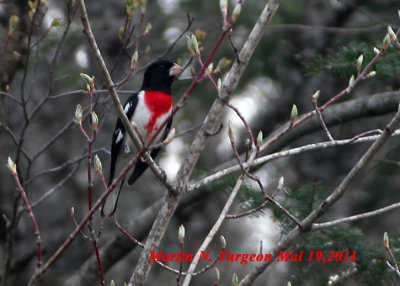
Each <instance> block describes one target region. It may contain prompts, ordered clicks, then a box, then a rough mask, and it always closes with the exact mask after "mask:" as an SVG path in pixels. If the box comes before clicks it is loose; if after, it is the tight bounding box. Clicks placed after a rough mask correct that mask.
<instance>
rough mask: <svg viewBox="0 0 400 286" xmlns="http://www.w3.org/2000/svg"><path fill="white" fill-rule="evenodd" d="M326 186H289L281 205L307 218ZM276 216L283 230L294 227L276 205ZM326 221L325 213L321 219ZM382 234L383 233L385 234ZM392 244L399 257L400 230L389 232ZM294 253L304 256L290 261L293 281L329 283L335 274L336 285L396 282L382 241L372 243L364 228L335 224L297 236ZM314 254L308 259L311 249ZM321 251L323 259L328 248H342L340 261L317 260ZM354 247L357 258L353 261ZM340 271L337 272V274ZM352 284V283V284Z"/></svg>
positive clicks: (319, 200)
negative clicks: (364, 232)
mask: <svg viewBox="0 0 400 286" xmlns="http://www.w3.org/2000/svg"><path fill="white" fill-rule="evenodd" d="M328 195H329V192H328V191H327V189H326V188H324V187H321V186H317V185H315V184H306V185H304V186H302V187H301V188H299V189H298V190H289V191H288V192H287V193H286V196H285V201H283V202H282V205H283V206H284V207H285V208H286V209H287V210H289V211H290V212H291V213H292V214H293V215H295V216H296V217H297V218H299V219H303V218H305V217H306V216H307V215H308V214H309V213H310V212H311V211H312V210H313V209H315V207H316V206H317V205H318V204H319V203H320V202H321V201H322V200H323V199H324V198H326V197H327V196H328ZM273 213H274V215H275V217H276V218H277V219H278V220H279V221H280V222H281V224H282V227H283V230H284V231H288V230H290V229H292V228H293V227H294V223H293V222H292V221H291V220H289V219H288V218H287V217H286V216H285V215H284V214H282V213H281V212H280V211H279V210H276V209H273ZM320 221H324V217H322V218H321V219H320ZM382 235H383V234H382ZM390 245H391V248H392V250H393V252H394V253H395V255H396V258H397V260H398V261H400V252H399V251H396V250H398V249H399V248H400V233H397V234H393V235H390ZM290 250H291V251H292V253H300V252H301V251H302V253H303V260H302V261H299V262H291V263H289V264H288V265H289V267H290V268H291V271H292V272H291V273H292V275H291V281H292V284H293V285H310V283H311V281H312V285H329V284H328V283H329V279H331V277H336V278H337V279H338V281H339V280H340V282H337V283H335V284H333V285H348V284H346V283H348V282H349V281H351V283H354V282H356V283H359V284H355V285H396V284H395V282H393V281H396V280H395V279H396V278H395V274H394V273H393V271H391V270H390V269H389V268H388V266H387V265H386V260H389V261H390V258H389V256H388V254H387V253H386V251H385V249H384V246H383V241H379V242H378V243H377V244H375V245H374V244H371V243H370V242H369V241H368V240H367V239H366V238H365V236H364V234H363V233H362V231H361V230H360V229H358V228H357V227H354V226H351V225H349V226H344V225H339V226H334V227H330V228H327V229H323V230H321V231H315V232H311V233H306V234H305V235H304V237H303V239H300V240H297V242H296V244H294V245H292V247H291V248H290ZM311 251H314V256H313V258H312V259H311V261H308V260H309V256H310V252H311ZM317 251H321V252H322V253H323V256H322V257H323V259H328V258H329V256H330V253H329V251H331V252H333V254H334V255H336V254H337V253H338V252H340V251H341V253H342V258H341V259H338V260H339V261H335V259H333V261H330V262H328V261H327V262H325V263H323V261H322V259H321V260H319V261H317V260H318V259H317V257H316V255H315V253H316V252H317ZM346 251H348V252H349V255H348V259H347V261H344V257H345V254H346ZM354 251H355V256H354V257H355V259H354V261H350V260H351V257H352V255H353V253H354ZM335 275H337V276H335ZM352 285H353V284H352Z"/></svg>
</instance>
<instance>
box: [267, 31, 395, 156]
mask: <svg viewBox="0 0 400 286" xmlns="http://www.w3.org/2000/svg"><path fill="white" fill-rule="evenodd" d="M399 34H400V29H399V30H397V32H396V36H398V35H399ZM392 42H393V40H391V43H392ZM395 43H396V44H397V43H398V41H396V42H395ZM389 46H390V43H388V44H386V45H383V47H382V48H381V50H380V51H379V52H378V53H377V54H376V55H375V57H373V58H372V60H371V61H370V62H369V63H368V64H367V65H366V66H365V67H364V69H363V70H362V71H361V72H358V74H357V77H356V78H355V79H354V81H353V82H352V83H351V84H349V85H348V86H347V87H346V88H345V89H343V90H342V91H341V92H339V93H338V94H336V95H335V96H334V97H332V98H331V99H330V100H328V101H327V102H325V104H323V105H322V106H320V107H319V108H318V109H317V110H318V111H319V112H323V111H324V110H325V109H326V108H328V107H329V106H331V105H332V104H334V103H335V102H337V101H338V100H339V99H341V98H342V97H344V96H346V95H348V94H349V93H350V92H351V91H352V90H353V89H354V87H356V86H357V85H358V84H359V83H360V82H361V80H363V79H365V78H367V73H368V72H369V70H370V69H371V68H372V67H373V65H374V64H375V63H376V62H377V61H378V60H379V59H380V58H381V57H382V56H383V54H384V53H385V52H386V50H387V49H388V47H389ZM316 114H317V111H316V110H313V111H310V112H309V113H307V114H305V115H304V116H302V117H301V118H299V119H298V120H297V121H295V122H293V124H290V125H289V126H288V127H287V128H285V129H284V130H282V131H281V132H279V133H278V134H276V135H275V136H274V137H272V138H271V139H269V140H268V141H266V142H265V143H264V144H263V145H262V146H261V150H264V149H265V148H267V147H268V146H270V145H271V144H272V143H274V142H276V141H277V140H278V139H279V138H281V137H282V136H284V135H285V134H286V133H287V132H289V131H290V129H292V128H294V127H296V126H298V125H300V124H301V123H303V122H304V121H306V120H308V119H310V118H311V117H313V116H314V115H316Z"/></svg>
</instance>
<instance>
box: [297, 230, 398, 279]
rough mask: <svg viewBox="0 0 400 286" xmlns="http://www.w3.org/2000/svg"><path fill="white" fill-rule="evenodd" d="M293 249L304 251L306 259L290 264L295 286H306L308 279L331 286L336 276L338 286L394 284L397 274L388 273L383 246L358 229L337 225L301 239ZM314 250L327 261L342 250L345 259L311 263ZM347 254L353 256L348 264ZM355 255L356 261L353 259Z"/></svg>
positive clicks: (349, 258) (314, 258)
mask: <svg viewBox="0 0 400 286" xmlns="http://www.w3.org/2000/svg"><path fill="white" fill-rule="evenodd" d="M292 250H293V252H300V251H301V250H302V251H303V252H304V256H305V258H304V259H303V261H302V262H299V263H291V264H290V266H291V268H292V270H293V276H292V277H293V279H292V281H293V282H294V284H295V285H305V284H304V283H303V282H305V281H307V280H313V281H314V282H315V285H328V284H327V283H328V281H329V279H330V277H334V276H335V275H338V276H337V277H336V278H337V280H338V281H339V280H340V281H341V282H339V283H335V284H336V285H345V284H344V283H346V282H349V281H353V282H355V281H356V282H358V283H362V284H359V285H390V280H391V275H394V273H393V272H391V271H388V267H387V265H386V258H385V251H384V248H383V245H371V244H370V243H368V242H367V241H366V239H365V237H364V235H363V233H362V232H361V231H360V230H359V229H357V228H355V227H344V226H337V227H332V228H329V229H326V230H323V231H317V232H313V233H311V234H310V235H309V236H308V237H307V238H306V239H303V240H299V241H298V243H296V244H295V245H294V246H293V247H292ZM310 251H314V253H315V252H316V251H322V253H323V259H328V257H329V256H330V253H329V251H333V253H334V254H337V253H338V252H340V251H341V252H342V259H341V260H340V261H335V260H333V261H330V262H325V263H323V262H321V260H320V261H317V259H316V256H313V259H311V261H307V260H308V257H309V254H310ZM346 251H349V256H348V259H347V261H344V255H345V253H346ZM354 252H355V256H354V262H352V261H350V260H351V257H352V255H353V253H354ZM390 272H391V273H390ZM387 274H388V275H387ZM378 281H380V282H378ZM383 281H387V283H389V284H386V283H383Z"/></svg>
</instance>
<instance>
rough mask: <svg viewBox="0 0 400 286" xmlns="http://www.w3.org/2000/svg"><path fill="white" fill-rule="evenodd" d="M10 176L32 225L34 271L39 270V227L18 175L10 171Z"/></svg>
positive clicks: (40, 243)
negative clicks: (34, 252) (34, 253)
mask: <svg viewBox="0 0 400 286" xmlns="http://www.w3.org/2000/svg"><path fill="white" fill-rule="evenodd" d="M11 174H12V176H13V177H14V179H15V182H16V183H17V186H18V190H19V192H20V193H21V196H22V198H23V200H24V203H25V206H26V209H27V211H28V214H29V217H30V218H31V220H32V223H33V229H34V230H35V236H36V244H37V264H36V269H37V270H40V268H41V267H42V239H41V237H40V231H39V227H38V224H37V221H36V218H35V215H34V214H33V211H32V208H31V205H30V203H29V200H28V197H27V196H26V193H25V190H24V188H23V187H22V185H21V182H20V180H19V177H18V173H17V172H16V171H13V170H12V171H11Z"/></svg>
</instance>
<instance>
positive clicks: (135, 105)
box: [101, 59, 182, 217]
mask: <svg viewBox="0 0 400 286" xmlns="http://www.w3.org/2000/svg"><path fill="white" fill-rule="evenodd" d="M181 73H182V68H181V66H179V65H178V64H176V63H173V62H171V61H168V60H163V59H162V60H157V61H155V62H153V63H152V64H150V65H149V66H148V67H147V68H146V70H145V73H144V76H143V83H142V86H141V88H140V89H139V91H138V92H135V93H134V94H132V95H131V96H130V97H129V98H128V99H127V101H126V102H125V104H124V112H125V114H126V116H127V117H128V119H129V120H130V121H131V124H134V125H136V127H137V129H136V130H137V131H138V132H139V134H140V137H141V138H142V139H143V141H144V143H145V144H146V143H148V141H149V140H150V138H151V137H152V136H153V135H154V134H155V132H156V131H157V130H158V128H159V127H160V126H161V124H162V123H163V122H164V121H165V120H166V119H167V118H168V117H169V116H170V114H171V111H172V96H171V86H172V82H173V81H174V79H175V78H176V77H178V76H179V75H180V74H181ZM171 124H172V118H171V119H170V120H169V121H168V123H167V124H166V125H165V127H164V130H160V132H159V133H158V135H157V137H156V139H155V140H154V141H153V143H159V142H162V141H163V140H164V139H165V138H166V137H167V135H168V132H169V129H170V128H171ZM132 150H135V146H134V144H133V142H132V141H131V139H130V138H129V135H128V134H127V133H126V130H125V127H124V125H123V123H122V121H121V119H120V118H118V119H117V122H116V124H115V128H114V132H113V135H112V142H111V163H110V173H109V178H108V186H110V185H111V184H112V182H113V180H114V176H115V174H116V170H119V171H120V170H122V167H124V166H126V163H127V162H128V160H129V159H132V158H133V156H134V155H135V152H134V151H132ZM159 152H160V147H159V148H155V149H153V150H152V151H151V152H150V156H151V157H152V158H153V159H154V158H155V157H156V156H157V154H158V153H159ZM147 167H148V165H147V163H146V162H143V161H142V160H139V161H138V162H137V164H136V165H135V167H134V169H133V171H132V173H131V175H130V177H129V179H128V185H132V184H133V183H134V182H135V181H136V180H137V179H138V178H139V177H140V176H141V175H142V174H143V173H144V171H145V170H146V169H147ZM124 181H125V178H124V179H123V180H122V182H121V184H120V187H119V188H115V190H114V191H113V192H112V193H111V194H110V195H109V196H108V197H107V198H106V200H105V201H104V202H103V205H102V207H101V216H102V217H105V216H112V215H113V214H114V213H115V210H116V208H117V204H118V197H119V194H120V192H121V189H122V186H123V184H124Z"/></svg>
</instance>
